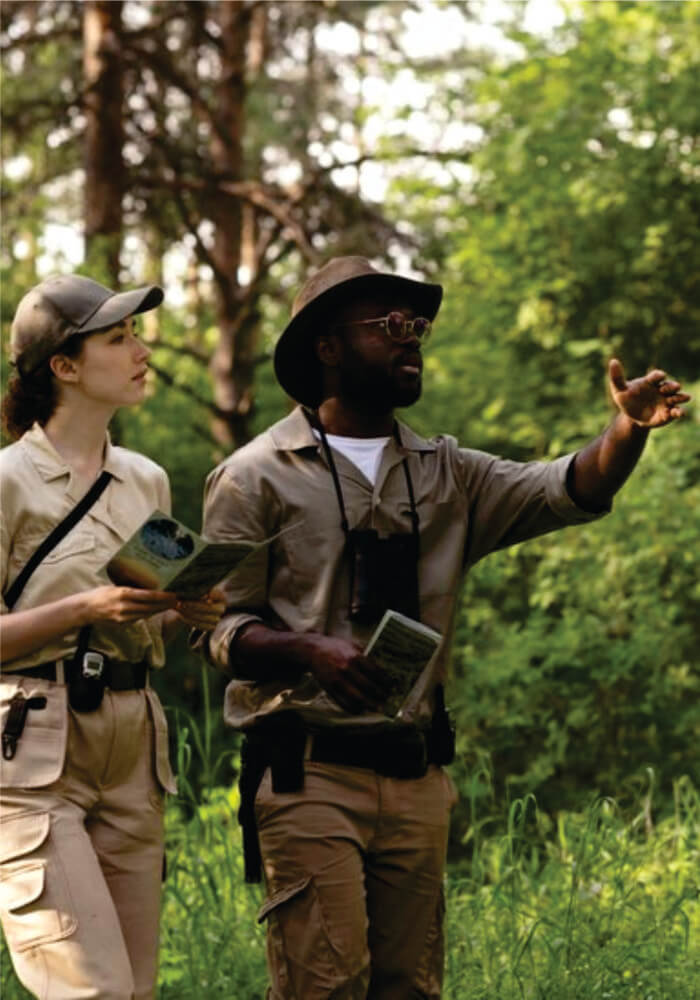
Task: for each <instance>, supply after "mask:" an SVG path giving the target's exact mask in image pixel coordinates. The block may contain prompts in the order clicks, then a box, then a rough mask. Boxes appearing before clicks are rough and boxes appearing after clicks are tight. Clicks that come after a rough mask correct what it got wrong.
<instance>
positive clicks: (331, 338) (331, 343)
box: [316, 333, 341, 368]
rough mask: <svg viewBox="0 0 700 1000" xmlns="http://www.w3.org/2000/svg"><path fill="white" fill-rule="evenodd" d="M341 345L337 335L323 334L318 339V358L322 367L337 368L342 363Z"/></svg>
mask: <svg viewBox="0 0 700 1000" xmlns="http://www.w3.org/2000/svg"><path fill="white" fill-rule="evenodd" d="M340 354H341V345H340V337H339V336H338V334H337V333H321V334H319V336H318V337H317V338H316V357H317V358H318V360H319V361H320V362H321V364H322V365H326V367H328V368H337V367H338V365H339V363H340Z"/></svg>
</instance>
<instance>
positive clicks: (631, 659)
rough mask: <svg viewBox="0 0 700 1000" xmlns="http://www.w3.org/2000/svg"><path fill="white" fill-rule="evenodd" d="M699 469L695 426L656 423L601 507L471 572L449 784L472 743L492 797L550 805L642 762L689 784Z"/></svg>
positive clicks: (694, 742) (610, 787)
mask: <svg viewBox="0 0 700 1000" xmlns="http://www.w3.org/2000/svg"><path fill="white" fill-rule="evenodd" d="M699 470H700V440H699V436H698V433H697V425H696V424H692V423H690V422H689V423H688V424H686V425H685V426H679V427H673V428H670V429H668V430H667V432H666V433H665V435H664V436H663V439H662V438H661V436H659V437H655V438H652V440H651V442H650V445H649V447H648V451H647V454H646V455H645V457H644V458H643V459H642V463H641V467H640V468H639V469H638V470H637V471H636V473H635V475H634V477H633V478H632V480H631V481H630V482H629V483H628V484H627V486H626V487H625V488H624V490H623V491H622V493H621V494H620V495H619V497H618V499H617V500H616V503H615V511H614V513H613V514H612V515H611V516H609V517H607V518H605V519H603V520H602V521H599V522H597V523H594V524H592V525H589V526H587V527H584V528H576V529H567V530H566V531H564V532H563V533H561V534H558V535H556V536H550V537H545V538H542V539H538V540H535V541H533V542H529V543H527V544H525V545H521V546H518V547H515V548H513V549H510V550H508V551H506V552H503V553H500V554H498V555H495V556H491V557H489V559H488V560H486V561H485V562H484V563H483V564H481V565H480V566H478V567H477V568H476V569H475V570H473V571H472V574H471V576H470V578H469V580H468V583H467V586H466V588H465V591H464V594H463V598H462V607H461V612H460V616H459V622H458V626H457V641H456V646H455V654H454V659H453V680H452V683H451V686H450V688H449V691H448V694H449V701H450V702H451V704H452V707H453V710H454V712H455V714H456V717H457V722H458V733H459V749H460V754H459V762H458V775H459V778H458V781H459V784H460V786H462V787H464V786H465V785H466V784H467V783H468V781H469V780H470V779H469V774H470V772H471V771H472V770H473V768H474V765H475V762H476V761H478V760H479V759H482V758H483V755H484V754H488V755H490V758H491V767H492V769H493V780H494V782H495V784H496V787H497V788H498V790H499V794H503V793H504V792H505V791H506V790H507V791H508V794H515V795H521V794H524V793H527V792H529V791H534V792H535V794H536V795H537V798H538V802H539V803H540V807H541V808H543V809H545V810H550V811H551V810H556V809H559V808H567V807H569V808H571V807H580V805H581V803H582V800H584V799H585V798H586V797H587V795H588V794H589V793H590V790H591V789H597V790H598V791H599V792H600V793H601V794H605V795H613V796H615V797H616V798H618V799H621V800H622V801H626V800H627V798H628V796H629V795H630V794H631V793H632V792H633V788H632V787H630V786H631V785H633V782H634V780H635V776H636V775H638V774H640V773H641V772H643V770H644V768H645V767H646V766H652V767H653V768H654V769H655V771H656V773H657V774H658V776H659V780H660V782H661V785H662V787H664V788H670V784H671V781H672V780H673V779H675V778H677V777H678V776H679V775H680V774H682V773H685V772H687V771H688V770H690V773H691V774H692V775H693V776H694V778H695V780H697V778H698V777H699V776H700V773H699V772H698V764H699V759H698V752H697V747H698V745H700V710H699V708H698V706H699V704H700V698H699V695H700V674H699V673H698V648H700V634H699V633H700V629H699V623H700V590H699V589H698V584H697V552H698V551H699V550H700V521H699V520H698V517H697V510H698V505H699V504H700V487H699V485H698V471H699ZM469 813H470V809H469V802H468V801H467V802H464V803H463V804H462V805H461V806H460V808H459V810H458V820H457V822H456V823H455V826H454V835H455V838H457V837H464V831H465V830H466V829H467V828H468V827H469V824H470V822H471V821H470V816H469Z"/></svg>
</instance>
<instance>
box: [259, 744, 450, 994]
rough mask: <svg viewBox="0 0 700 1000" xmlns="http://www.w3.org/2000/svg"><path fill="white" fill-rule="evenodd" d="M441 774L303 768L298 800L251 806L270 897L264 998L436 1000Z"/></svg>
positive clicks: (446, 804) (276, 797)
mask: <svg viewBox="0 0 700 1000" xmlns="http://www.w3.org/2000/svg"><path fill="white" fill-rule="evenodd" d="M455 798H456V796H455V793H454V786H453V785H452V782H451V780H450V778H449V777H448V775H447V773H446V772H445V771H443V770H442V769H440V768H438V767H434V766H431V767H430V768H429V769H428V773H427V774H426V776H425V777H423V778H417V779H409V780H401V779H397V778H385V777H381V776H380V775H377V774H375V773H374V772H373V771H369V770H365V769H363V768H356V767H345V766H339V765H332V764H322V763H318V762H315V761H306V762H305V780H304V787H303V789H302V790H301V791H300V792H295V793H289V794H287V793H285V794H279V793H274V792H273V791H272V784H271V775H270V770H269V768H268V770H267V771H266V772H265V775H264V777H263V780H262V783H261V785H260V788H259V790H258V794H257V797H256V802H255V810H256V817H257V822H258V833H259V837H260V848H261V853H262V858H263V867H264V872H265V882H266V886H267V899H266V902H265V904H264V905H263V907H262V909H261V911H260V915H259V919H260V921H263V920H266V921H267V941H268V967H269V972H270V977H271V984H272V985H271V987H270V990H269V992H268V998H269V1000H321V998H330V997H332V998H333V1000H365V998H369V1000H437V998H438V997H440V993H441V986H442V972H443V960H444V945H443V926H442V925H443V915H444V896H443V874H444V868H445V854H446V848H447V831H448V823H449V816H450V811H451V808H452V806H453V804H454V802H455Z"/></svg>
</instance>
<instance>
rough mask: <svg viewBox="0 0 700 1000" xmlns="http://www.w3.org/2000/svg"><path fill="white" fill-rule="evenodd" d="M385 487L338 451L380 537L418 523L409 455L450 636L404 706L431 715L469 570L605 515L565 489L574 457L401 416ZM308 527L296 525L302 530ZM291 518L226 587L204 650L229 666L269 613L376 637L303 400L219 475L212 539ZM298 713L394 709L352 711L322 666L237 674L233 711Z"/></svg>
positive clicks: (359, 520) (430, 610) (265, 529)
mask: <svg viewBox="0 0 700 1000" xmlns="http://www.w3.org/2000/svg"><path fill="white" fill-rule="evenodd" d="M399 430H400V437H401V445H399V444H398V443H397V442H396V441H395V440H394V439H393V438H391V439H390V440H389V442H388V444H387V445H386V448H385V450H384V453H383V456H382V460H381V464H380V466H379V471H378V474H377V480H376V483H375V485H374V486H372V484H371V483H370V482H369V480H367V479H366V478H365V476H364V475H363V474H362V472H361V471H360V470H359V469H358V468H357V466H355V465H354V464H353V463H352V462H350V461H349V460H348V459H347V458H345V457H344V456H343V455H341V454H340V453H339V452H334V460H335V464H336V468H337V470H338V475H339V478H340V483H341V488H342V493H343V499H344V502H345V508H346V511H347V517H348V522H349V525H350V528H351V529H352V528H363V529H364V528H374V529H376V530H377V531H378V532H379V534H380V536H386V535H389V534H391V533H395V532H405V533H410V531H411V519H410V513H411V505H410V500H409V496H408V490H407V484H406V477H405V474H404V469H403V468H402V460H403V459H404V457H405V458H406V459H407V460H408V467H409V470H410V475H411V479H412V482H413V489H414V492H415V498H416V505H417V510H418V515H419V518H420V561H419V567H418V578H419V588H420V610H421V621H422V622H424V623H425V624H426V625H429V626H431V627H432V628H434V629H436V630H437V631H438V632H440V633H441V634H442V635H443V636H444V640H443V643H442V646H441V648H440V650H439V652H438V654H437V655H436V656H435V657H434V658H433V660H432V661H431V663H430V664H429V665H428V667H427V668H426V669H425V671H424V672H423V674H422V675H421V677H420V678H419V680H418V681H417V682H416V685H415V686H414V688H413V691H412V692H411V694H410V695H409V699H408V701H407V703H406V706H405V710H404V712H403V713H402V716H403V718H404V719H406V720H413V721H416V722H418V723H419V724H420V723H422V722H426V721H427V719H428V718H429V716H430V714H431V711H432V691H433V688H434V685H435V684H436V683H437V682H440V681H444V680H445V677H446V671H447V663H448V657H449V651H450V645H451V640H452V635H453V631H454V625H455V612H456V608H457V603H458V596H459V590H460V583H461V581H462V579H463V577H464V574H465V572H466V571H467V570H468V569H469V567H471V566H473V565H474V564H475V563H476V562H478V560H479V559H481V558H483V556H485V555H488V553H489V552H493V551H494V550H495V549H500V548H503V547H504V546H507V545H513V544H515V543H516V542H522V541H524V540H525V539H527V538H533V537H534V536H536V535H541V534H544V533H545V532H548V531H553V530H555V529H557V528H563V527H565V526H566V525H569V524H581V523H583V522H587V521H591V520H594V519H595V518H596V517H599V516H600V515H599V514H590V513H587V512H586V511H583V510H581V509H580V508H579V507H577V506H576V504H575V503H574V502H573V501H572V499H571V498H570V496H569V494H568V492H567V489H566V473H567V469H568V467H569V463H570V462H571V461H572V459H573V456H572V455H567V456H565V457H563V458H559V459H556V460H555V461H553V462H530V463H518V462H511V461H506V460H503V459H501V458H497V457H495V456H493V455H489V454H486V453H485V452H481V451H474V450H470V449H467V448H460V447H459V446H458V445H457V442H456V441H455V440H454V438H451V437H436V438H433V439H431V440H426V439H424V438H422V437H419V436H418V435H417V434H415V433H414V432H413V431H411V430H410V428H409V427H407V426H406V425H405V424H402V423H399ZM293 525H296V527H290V526H293ZM285 528H290V530H288V531H286V532H285V533H284V534H283V535H282V536H281V537H280V538H278V539H276V540H275V541H274V542H273V543H272V544H271V545H270V546H269V547H268V548H267V549H262V550H260V551H259V552H258V553H256V555H255V556H254V557H251V558H249V559H248V560H247V561H246V562H245V563H244V564H243V565H242V566H241V567H240V568H239V569H238V570H237V571H236V572H235V573H234V574H233V576H232V578H231V579H230V580H229V581H228V582H227V583H226V584H225V587H224V589H225V592H226V599H227V612H226V614H225V615H224V617H223V618H222V619H221V621H220V622H219V624H218V626H217V627H216V629H215V630H214V631H213V632H212V633H210V634H209V637H208V639H205V640H204V642H203V646H204V648H205V651H206V652H207V655H208V656H209V658H210V659H211V660H212V662H213V663H214V664H216V665H218V666H220V667H221V668H222V669H224V670H229V669H230V668H229V650H230V647H231V643H232V642H233V641H234V639H235V637H236V633H237V632H238V631H239V630H240V629H241V628H242V627H243V626H244V625H246V624H247V623H248V622H252V621H259V622H263V623H266V624H268V625H271V626H273V627H279V628H283V629H289V630H291V631H294V632H321V633H325V634H328V635H334V636H340V637H345V638H350V639H354V640H356V641H357V642H358V643H360V644H361V645H364V644H365V643H366V641H367V639H368V638H369V636H370V635H371V633H372V631H373V626H363V625H360V624H357V623H356V622H351V621H350V620H349V619H348V601H349V569H348V564H347V560H346V558H345V536H344V534H343V530H342V528H341V520H340V510H339V506H338V500H337V497H336V493H335V490H334V488H333V482H332V479H331V473H330V470H329V467H328V464H327V461H326V457H325V455H324V454H323V450H322V448H321V446H320V444H319V442H318V441H317V439H316V438H315V436H314V434H313V432H312V430H311V427H310V425H309V423H308V421H307V419H306V417H305V415H304V413H303V411H302V410H301V408H297V409H296V410H294V411H293V412H292V413H291V414H290V415H289V416H288V417H286V418H285V419H283V420H281V421H280V422H279V423H277V424H274V425H273V426H272V427H271V428H269V429H268V430H267V431H265V432H264V433H263V434H261V435H260V436H259V437H257V438H255V440H253V441H251V442H250V443H249V444H248V445H246V446H245V447H243V448H241V449H239V450H238V451H236V452H235V453H234V454H233V455H231V456H230V457H229V458H228V459H226V460H225V461H224V462H222V463H221V465H219V466H218V467H217V468H216V469H214V471H213V472H212V473H211V474H210V475H209V477H208V479H207V485H206V490H205V503H204V529H203V530H204V534H205V536H206V537H207V538H209V539H212V540H221V541H223V540H241V539H248V540H254V541H262V540H263V539H265V538H267V537H269V536H271V535H273V534H275V533H276V532H279V531H281V530H283V529H285ZM290 708H291V709H296V710H297V711H299V712H300V713H301V714H302V716H303V717H304V719H305V720H306V722H307V724H309V725H310V726H312V727H313V726H323V725H351V726H358V725H386V724H387V723H388V720H387V718H386V717H385V716H383V715H380V714H377V713H365V714H363V715H359V716H355V715H351V714H349V713H348V712H345V711H344V710H343V709H341V708H340V706H339V705H337V704H336V702H335V701H334V700H333V699H332V698H331V697H330V696H329V695H327V694H326V693H325V692H324V691H323V690H322V689H321V688H320V687H319V685H318V683H317V682H316V680H315V679H314V678H313V676H312V675H311V674H310V673H306V674H303V675H302V676H301V678H300V680H299V681H298V682H297V683H291V682H289V681H288V680H287V681H279V682H269V683H264V684H256V683H254V682H251V681H241V680H234V681H232V682H231V683H230V684H229V685H228V687H227V690H226V702H225V708H224V717H225V719H226V721H227V722H228V723H229V724H230V725H232V726H235V727H241V728H247V727H249V726H251V725H253V724H254V723H255V722H256V720H258V719H260V718H261V717H262V716H265V715H268V714H270V713H272V712H276V711H280V710H284V709H290Z"/></svg>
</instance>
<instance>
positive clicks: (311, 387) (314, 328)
mask: <svg viewBox="0 0 700 1000" xmlns="http://www.w3.org/2000/svg"><path fill="white" fill-rule="evenodd" d="M374 293H381V294H383V295H386V294H387V293H390V294H392V295H395V296H396V298H397V300H398V301H400V302H407V303H409V304H410V305H411V306H412V307H413V308H414V309H415V310H416V312H417V313H418V314H419V315H420V316H425V317H426V319H429V320H433V319H435V316H436V315H437V311H438V309H439V308H440V302H441V301H442V285H433V284H430V283H429V282H426V281H414V280H413V279H412V278H404V277H401V276H400V275H397V274H385V273H383V272H382V271H377V270H376V269H375V268H374V267H372V265H371V264H370V262H369V261H368V260H367V258H366V257H354V256H350V257H333V258H332V259H331V260H329V261H328V263H327V264H325V265H324V266H323V267H322V268H320V270H318V271H317V272H316V273H315V274H313V275H312V276H311V277H310V278H309V279H308V280H307V281H306V283H305V284H304V285H303V286H302V288H301V291H300V292H299V294H298V295H297V297H296V298H295V299H294V302H293V303H292V319H291V322H290V323H288V325H287V326H286V328H285V329H284V330H283V332H282V334H281V336H280V338H279V340H278V341H277V345H276V347H275V355H274V366H275V375H276V376H277V381H278V382H279V383H280V385H281V386H282V388H283V389H284V390H285V392H287V393H288V394H289V395H290V396H291V397H292V399H296V400H297V402H299V403H303V404H304V405H305V406H311V407H315V406H318V404H319V403H320V402H321V363H320V361H319V360H318V357H317V356H316V350H315V347H314V339H315V337H316V336H317V335H318V334H319V333H323V327H322V326H321V322H322V318H323V316H324V315H325V314H326V313H327V312H328V309H329V308H331V307H332V306H335V305H339V304H340V303H341V302H347V301H352V300H353V299H359V298H362V297H366V296H368V295H371V294H374Z"/></svg>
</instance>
